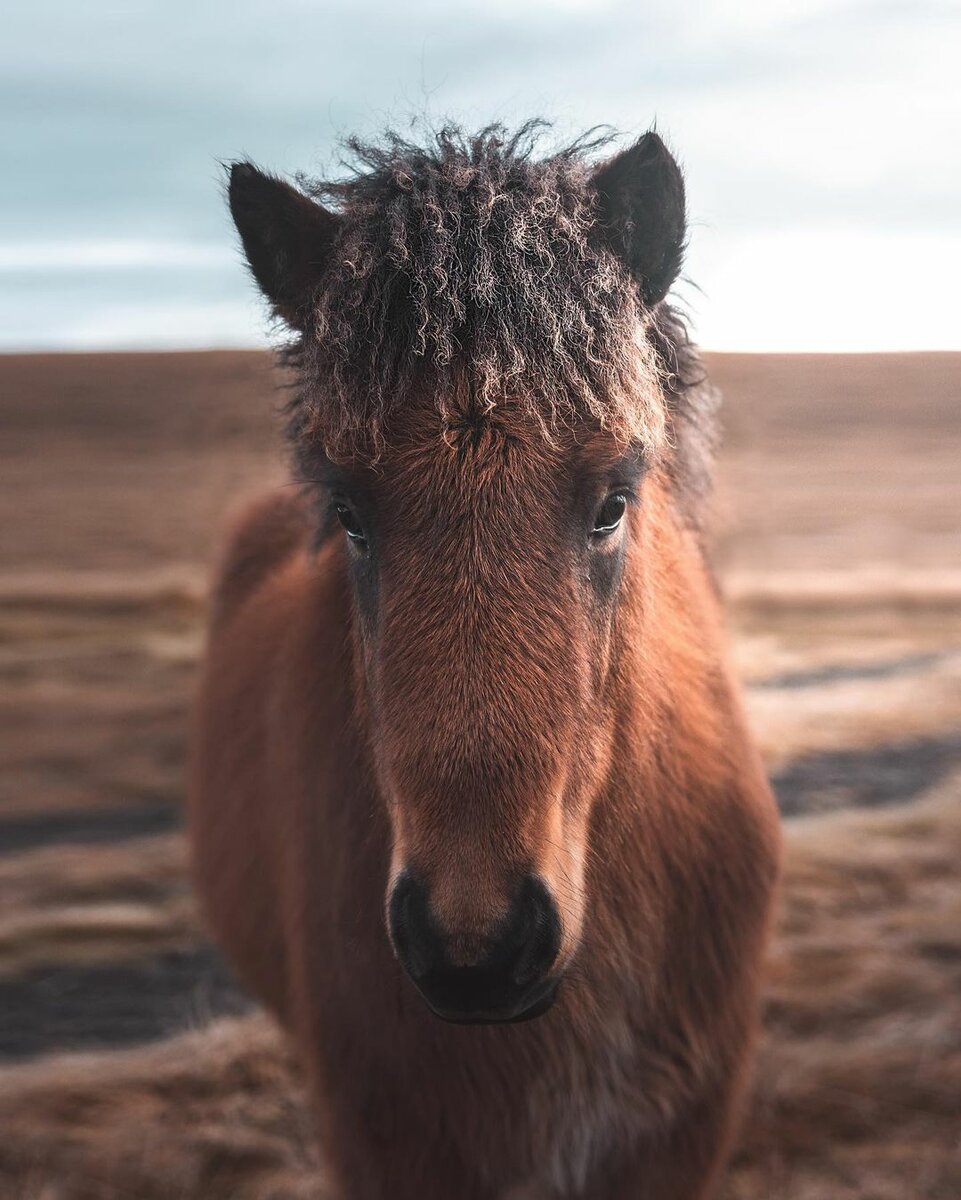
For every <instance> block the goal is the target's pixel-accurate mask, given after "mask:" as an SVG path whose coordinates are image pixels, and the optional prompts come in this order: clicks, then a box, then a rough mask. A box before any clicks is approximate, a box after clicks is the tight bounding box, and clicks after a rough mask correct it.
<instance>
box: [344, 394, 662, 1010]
mask: <svg viewBox="0 0 961 1200" xmlns="http://www.w3.org/2000/svg"><path fill="white" fill-rule="evenodd" d="M528 424H529V421H528V419H527V418H522V417H521V416H520V414H519V413H511V412H510V411H509V410H506V411H505V410H497V413H496V415H495V416H490V417H486V418H484V419H483V420H477V421H469V420H468V421H465V422H464V423H463V425H462V426H461V427H459V428H455V429H454V430H453V431H452V430H451V429H450V428H448V429H447V431H446V436H445V437H438V436H436V434H435V435H434V436H428V435H427V434H426V433H421V434H418V432H417V431H415V430H408V431H407V436H405V437H404V438H403V439H402V444H403V446H404V447H405V448H404V449H403V450H402V451H400V450H398V451H396V452H394V453H391V454H388V456H387V459H386V460H385V463H384V464H383V466H382V467H381V468H380V469H379V470H377V471H376V472H374V471H364V472H360V473H358V472H346V471H343V470H338V471H334V470H333V468H331V470H332V472H333V473H332V475H331V478H330V480H329V489H328V490H329V495H330V502H331V508H332V513H333V514H335V515H336V517H337V518H338V519H339V521H340V523H341V525H342V526H343V536H344V538H345V548H346V553H347V556H348V559H349V562H350V572H351V575H352V578H353V583H354V591H355V599H356V611H357V615H358V620H357V628H358V634H359V639H358V640H359V647H360V655H359V658H360V661H361V662H362V665H363V670H362V674H363V688H364V693H365V701H366V707H367V710H368V714H369V718H370V722H371V726H372V745H373V747H374V754H375V758H376V769H377V773H378V778H379V783H380V788H381V791H382V794H383V796H384V797H385V800H386V803H387V806H388V810H389V814H390V820H391V825H392V829H393V860H392V869H391V876H390V882H389V887H388V895H387V920H388V927H389V931H390V935H391V938H392V940H393V944H394V947H395V950H396V953H397V955H398V957H399V959H400V961H401V962H402V964H403V965H404V967H405V969H406V970H407V972H408V974H409V975H410V976H411V978H412V979H413V980H414V982H415V983H416V984H417V986H418V987H419V989H420V991H421V992H422V994H423V995H424V997H425V998H426V1000H427V1001H428V1003H429V1004H430V1005H431V1007H432V1008H433V1009H434V1010H435V1011H436V1012H437V1013H438V1014H439V1015H441V1016H444V1017H447V1018H448V1019H452V1020H471V1021H479V1020H516V1019H520V1018H523V1017H527V1016H530V1015H533V1014H535V1013H537V1012H539V1011H542V1010H543V1009H544V1008H545V1007H546V1006H548V1005H549V1003H550V1001H551V999H552V997H553V994H554V990H555V988H556V986H557V983H558V981H559V979H560V976H561V974H562V972H563V969H564V967H565V965H566V964H567V963H568V962H569V961H570V959H571V957H572V955H573V954H574V952H575V950H576V948H577V945H578V942H579V939H580V934H581V928H582V922H583V915H584V886H585V864H586V858H587V854H588V845H587V841H588V822H589V817H590V812H591V803H592V800H593V797H594V796H595V794H596V793H597V791H598V789H599V787H600V785H601V783H602V781H603V780H604V778H605V775H606V772H607V769H608V765H609V759H610V753H611V743H612V735H613V713H612V704H611V702H610V697H609V695H608V693H609V690H610V682H611V681H610V678H609V671H608V664H609V662H610V661H611V657H612V655H611V648H612V639H613V637H614V636H615V629H616V613H617V597H618V591H619V585H620V581H621V577H622V574H623V570H624V566H625V556H626V554H627V548H628V543H629V539H630V526H631V525H632V523H635V522H636V520H637V519H638V518H637V514H635V513H632V509H633V508H634V506H635V505H636V503H637V494H638V491H639V488H640V478H641V471H640V465H639V463H638V461H637V459H636V458H632V457H630V456H628V457H626V458H625V457H623V456H622V455H619V454H617V453H615V450H614V447H613V446H612V445H607V444H606V443H604V442H603V440H602V439H601V440H599V439H598V438H597V437H596V436H595V438H594V439H593V440H588V441H587V443H586V444H584V443H582V444H581V446H580V448H577V447H575V445H574V443H573V441H571V444H570V445H568V446H566V447H564V448H561V447H554V448H552V447H550V446H549V445H548V444H547V442H545V440H544V439H543V437H542V436H541V435H540V433H539V432H532V431H531V430H530V429H529V428H528ZM598 450H600V451H601V453H598Z"/></svg>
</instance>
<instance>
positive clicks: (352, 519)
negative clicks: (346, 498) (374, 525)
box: [334, 504, 367, 546]
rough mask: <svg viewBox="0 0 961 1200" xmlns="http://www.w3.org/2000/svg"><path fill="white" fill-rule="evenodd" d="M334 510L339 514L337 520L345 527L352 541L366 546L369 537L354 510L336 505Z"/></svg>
mask: <svg viewBox="0 0 961 1200" xmlns="http://www.w3.org/2000/svg"><path fill="white" fill-rule="evenodd" d="M334 509H335V511H336V513H337V520H338V521H340V523H341V525H343V527H344V531H345V532H346V534H347V536H348V537H349V538H350V540H351V541H352V542H356V543H357V544H358V545H359V546H366V545H367V536H366V534H365V533H364V527H363V525H361V523H360V520H359V518H358V516H357V514H356V513H355V512H354V510H353V509H352V508H351V507H350V506H349V505H347V504H335V505H334Z"/></svg>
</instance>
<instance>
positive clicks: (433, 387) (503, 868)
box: [188, 124, 779, 1200]
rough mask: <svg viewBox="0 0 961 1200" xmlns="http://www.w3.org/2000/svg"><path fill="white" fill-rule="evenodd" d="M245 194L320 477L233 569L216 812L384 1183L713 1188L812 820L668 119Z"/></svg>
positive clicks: (323, 1076) (332, 1097)
mask: <svg viewBox="0 0 961 1200" xmlns="http://www.w3.org/2000/svg"><path fill="white" fill-rule="evenodd" d="M350 146H351V150H352V152H353V155H354V159H353V166H352V169H351V171H350V172H349V173H348V174H346V175H344V176H341V177H340V178H338V179H335V180H332V181H330V180H328V181H324V180H320V181H310V180H308V179H305V178H304V177H302V176H298V178H297V184H296V186H295V184H294V183H291V182H288V181H286V180H284V179H282V178H281V177H278V176H275V175H271V174H268V173H265V172H263V171H261V170H260V169H259V168H257V167H256V166H254V165H253V164H252V163H250V162H247V161H241V162H236V163H234V164H233V165H232V166H231V167H230V171H229V185H228V195H229V204H230V209H231V213H232V216H233V219H234V222H235V224H236V227H237V230H238V232H239V236H240V241H241V243H242V246H243V251H244V254H245V257H246V260H247V264H248V265H249V268H250V270H251V272H252V274H253V276H254V279H255V280H256V283H257V284H258V285H259V288H260V290H261V291H262V293H263V295H264V296H265V297H266V299H267V300H268V301H269V303H270V305H271V307H272V310H273V313H274V314H275V316H276V317H277V318H279V319H280V320H281V321H282V322H284V323H285V325H286V326H287V327H288V328H289V331H290V335H291V337H292V339H293V340H292V341H291V342H290V343H289V345H288V362H289V363H290V365H291V368H292V369H293V371H294V372H295V375H294V379H295V384H294V385H293V388H292V391H291V397H290V401H289V406H288V410H289V442H290V447H291V463H292V465H291V480H290V483H289V485H288V486H287V487H282V488H280V489H279V490H278V491H277V492H276V493H273V494H271V495H268V496H267V497H265V498H261V499H259V500H257V501H255V502H254V503H253V505H252V506H251V507H249V509H248V510H247V511H245V513H244V514H243V516H242V517H241V519H240V521H239V522H238V524H237V525H236V528H235V529H234V532H233V534H232V535H231V537H230V540H229V544H228V548H227V550H226V554H225V557H224V559H223V561H222V564H221V566H220V568H219V574H218V575H217V579H216V582H215V585H214V587H213V592H212V601H211V617H210V629H209V637H208V648H207V651H206V659H205V664H204V668H203V673H202V682H201V685H200V694H199V700H198V704H197V708H196V717H195V721H194V726H193V729H192V747H191V761H190V768H189V789H188V790H189V804H188V811H189V821H188V826H189V831H190V838H191V845H192V863H193V873H194V878H195V881H196V886H197V890H198V893H199V896H200V897H201V901H202V906H203V909H204V912H205V914H206V919H207V921H208V922H209V925H210V927H211V929H212V931H213V933H214V935H215V936H216V938H217V939H219V942H220V945H221V946H222V947H223V949H224V951H225V953H226V956H227V958H228V960H229V962H230V963H231V964H232V965H233V967H234V969H235V971H236V972H237V974H238V976H239V978H240V980H241V981H242V982H243V983H244V984H245V985H246V987H247V988H248V989H249V990H250V991H251V992H252V994H253V995H254V996H255V997H256V998H257V999H258V1000H259V1001H260V1002H262V1004H263V1005H264V1006H265V1007H266V1008H267V1009H268V1010H269V1011H270V1012H271V1013H272V1014H274V1015H275V1016H276V1018H277V1019H278V1020H279V1022H280V1023H281V1025H282V1026H283V1028H284V1030H285V1031H286V1033H287V1036H288V1037H289V1039H290V1041H291V1043H292V1045H293V1047H294V1048H295V1051H296V1054H297V1056H298V1059H299V1061H300V1062H301V1063H302V1066H303V1071H304V1075H305V1079H306V1081H307V1086H308V1092H309V1096H310V1102H311V1105H312V1108H311V1111H312V1113H313V1114H314V1118H315V1120H316V1129H317V1133H318V1136H319V1139H320V1144H321V1145H322V1147H323V1153H324V1155H325V1168H326V1170H327V1171H329V1176H330V1179H331V1181H332V1186H333V1187H334V1188H335V1189H336V1194H337V1195H338V1196H340V1197H343V1198H344V1200H387V1198H390V1200H454V1198H457V1200H547V1198H560V1197H565V1198H570V1197H582V1198H587V1197H589V1198H590V1200H628V1198H631V1200H703V1198H704V1197H707V1196H709V1195H711V1194H713V1193H714V1191H715V1190H716V1187H717V1186H718V1180H719V1177H720V1174H721V1171H722V1169H723V1165H724V1162H725V1159H726V1157H727V1155H728V1153H729V1147H730V1144H731V1139H732V1131H733V1130H734V1128H735V1125H736V1118H737V1114H738V1111H739V1108H740V1106H741V1102H742V1098H743V1096H744V1093H745V1091H746V1084H747V1081H748V1078H749V1069H750V1061H751V1049H752V1044H753V1041H754V1038H755V1033H756V1026H757V1024H758V1007H759V1004H758V992H759V974H760V964H761V962H762V958H763V952H764V946H765V940H766V937H767V933H768V927H769V924H770V914H771V909H772V905H773V903H774V898H775V896H776V891H777V880H778V874H779V823H778V819H777V814H776V809H775V806H774V802H773V799H772V796H771V793H770V790H769V787H768V784H767V781H766V778H765V774H764V771H763V768H762V765H761V762H760V759H759V755H758V753H757V751H756V749H755V747H754V745H753V743H752V740H751V736H750V734H749V731H748V728H747V725H746V720H745V716H744V714H743V711H742V706H741V701H740V698H739V694H738V690H737V685H736V683H735V680H734V677H733V672H732V668H731V665H730V663H729V659H728V653H727V650H726V635H725V628H724V620H723V615H722V611H721V603H720V600H719V595H718V589H717V586H716V585H715V582H714V577H713V574H712V569H711V566H710V563H709V559H708V554H707V552H706V550H705V541H706V534H705V518H704V511H705V508H704V505H705V500H706V496H707V495H708V492H709V484H710V473H711V466H710V462H711V451H712V445H713V441H714V436H715V434H714V427H715V413H716V409H717V401H716V396H715V393H714V391H713V389H712V386H711V384H710V383H709V381H708V380H707V378H706V376H705V373H704V370H703V368H702V366H701V363H700V359H699V357H698V354H697V351H696V349H695V348H694V346H693V344H692V342H691V340H690V338H689V336H688V333H687V329H686V325H685V322H684V321H683V319H682V318H681V316H680V315H679V313H678V311H677V307H676V304H675V303H673V302H672V300H671V299H669V297H668V293H669V291H670V289H671V288H672V286H673V284H674V282H675V280H676V277H677V275H678V272H679V270H680V267H681V263H682V256H683V252H684V245H685V238H686V216H685V187H684V181H683V177H682V173H681V170H680V168H679V167H678V165H677V163H676V161H675V159H674V157H673V156H672V155H671V153H670V151H669V150H668V148H667V147H666V145H665V143H664V142H663V141H662V139H661V138H660V137H659V136H658V135H657V133H656V132H653V131H651V132H648V133H647V134H645V135H644V136H642V137H641V138H640V139H639V140H637V141H635V142H634V143H633V144H631V145H629V146H627V147H626V148H619V147H618V146H616V145H611V144H610V141H609V140H607V141H605V140H603V139H601V138H596V137H584V138H582V139H580V140H579V141H578V142H575V143H573V144H571V145H564V146H562V147H561V148H558V147H557V145H556V143H554V144H552V145H550V146H548V147H547V148H546V149H545V148H544V139H543V134H542V131H541V130H540V129H539V128H538V126H537V125H536V124H529V125H527V126H524V127H523V128H521V129H520V130H517V131H516V132H511V131H509V130H506V129H504V128H503V127H500V126H492V127H488V128H486V129H484V130H482V131H480V132H479V133H475V134H468V133H466V132H464V131H463V130H462V129H460V128H458V127H456V126H452V127H445V128H444V129H442V130H439V131H433V132H432V133H431V134H430V135H429V136H428V137H427V138H425V139H421V140H420V141H415V140H412V136H408V137H407V138H405V137H403V136H401V135H399V134H397V133H389V134H387V135H385V136H384V137H383V138H382V139H381V140H378V141H374V142H362V141H359V140H356V139H355V140H353V141H352V142H351V143H350Z"/></svg>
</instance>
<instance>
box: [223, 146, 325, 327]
mask: <svg viewBox="0 0 961 1200" xmlns="http://www.w3.org/2000/svg"><path fill="white" fill-rule="evenodd" d="M228 194H229V198H230V213H231V216H232V217H233V219H234V224H235V225H236V226H237V231H238V233H239V234H240V240H241V241H242V242H243V246H244V254H246V256H247V262H248V263H249V265H250V269H251V271H252V272H253V276H254V278H255V279H256V280H257V283H258V284H259V285H260V290H261V291H262V292H263V293H264V295H265V296H266V297H267V299H268V300H269V301H270V303H271V304H272V305H273V308H274V311H275V312H276V313H277V315H278V316H280V317H282V318H283V319H284V320H285V321H286V322H287V324H288V325H290V326H292V327H293V328H294V329H300V330H302V329H303V328H304V325H305V317H306V312H307V309H308V306H309V304H310V302H311V300H312V298H313V296H314V294H315V293H316V291H317V287H318V285H319V283H320V280H321V277H322V275H323V273H324V270H325V268H326V266H327V263H328V261H329V259H330V252H331V248H332V247H333V244H334V239H335V238H336V236H337V228H338V225H339V223H340V222H339V219H338V218H337V217H336V216H335V215H334V214H333V213H332V212H328V210H327V209H326V208H324V207H323V206H322V205H320V204H318V203H317V202H316V201H315V200H311V199H310V198H309V197H308V196H305V195H304V194H303V192H299V191H297V189H296V188H293V187H291V186H290V184H289V183H285V182H284V181H283V180H282V179H277V178H276V177H274V176H273V175H267V174H265V173H264V172H263V171H260V170H258V169H257V167H255V166H254V165H253V163H249V162H235V163H232V164H231V167H230V185H229V189H228Z"/></svg>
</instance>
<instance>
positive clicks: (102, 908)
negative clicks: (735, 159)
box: [0, 353, 961, 1200]
mask: <svg viewBox="0 0 961 1200" xmlns="http://www.w3.org/2000/svg"><path fill="white" fill-rule="evenodd" d="M709 365H710V369H711V371H712V373H713V375H714V376H715V378H716V379H717V380H718V382H719V383H720V384H721V385H722V387H723V389H724V391H725V394H726V402H727V403H726V424H727V437H726V442H725V448H724V451H723V453H722V456H721V461H720V472H719V494H718V501H717V505H716V513H717V516H716V521H715V529H714V544H715V546H716V556H717V562H718V567H719V573H720V577H721V582H722V586H723V588H724V592H725V595H726V597H727V602H728V607H729V613H730V623H731V627H732V636H733V638H734V646H735V654H736V658H737V661H738V664H739V666H740V669H741V672H742V675H743V677H744V679H745V682H746V685H747V697H748V707H749V712H750V716H751V720H752V722H753V725H754V728H755V730H756V733H757V737H758V739H759V742H760V744H761V748H762V751H763V754H764V756H765V761H766V762H767V764H768V767H769V770H770V772H771V776H772V780H773V782H774V785H775V789H776V791H777V793H778V797H779V800H780V803H781V806H782V810H783V811H784V813H785V821H786V840H787V872H786V879H785V885H784V893H783V900H782V908H781V915H780V919H779V924H778V932H777V937H776V939H775V943H774V945H773V947H772V952H771V955H770V962H769V968H768V981H767V986H766V993H765V1035H764V1040H763V1044H762V1046H761V1049H760V1054H759V1059H758V1065H757V1071H756V1081H755V1086H754V1090H753V1096H752V1100H751V1105H750V1108H749V1111H748V1114H747V1117H746V1119H745V1121H744V1124H743V1129H742V1133H741V1137H740V1143H739V1148H738V1150H737V1153H736V1155H735V1158H734V1161H733V1164H732V1169H731V1173H730V1176H729V1180H728V1184H727V1190H726V1200H835V1198H837V1200H849V1198H850V1200H854V1198H855V1197H857V1198H859V1200H895V1198H898V1200H901V1198H902V1197H908V1196H910V1197H912V1198H916V1200H957V1197H958V1196H961V999H959V997H961V471H959V469H958V463H959V462H961V405H959V398H961V397H959V392H961V387H959V384H961V356H952V355H889V356H846V357H840V358H838V357H822V356H798V357H790V356H732V355H728V356H713V357H712V358H711V360H710V364H709ZM277 382H278V380H277V377H275V376H273V375H272V373H271V368H270V363H269V360H268V359H267V358H266V356H263V355H259V354H237V353H229V354H228V353H214V354H201V355H116V356H74V355H56V356H46V357H41V358H32V357H15V356H11V357H7V358H0V461H2V462H3V464H4V468H3V472H2V476H0V529H2V530H3V536H2V541H3V554H2V560H0V1129H2V1130H3V1137H2V1138H0V1198H2V1200H7V1198H9V1200H14V1198H16V1200H113V1198H114V1197H116V1198H117V1200H119V1198H120V1197H136V1198H137V1200H155V1198H156V1200H161V1197H163V1198H164V1200H167V1198H169V1197H178V1198H181V1197H182V1198H183V1200H228V1198H230V1200H294V1198H298V1200H299V1198H301V1197H307V1196H318V1195H323V1194H324V1192H323V1184H322V1182H321V1183H318V1179H321V1180H322V1173H321V1172H320V1169H319V1167H318V1165H317V1156H318V1152H317V1150H316V1148H315V1147H314V1146H313V1144H312V1142H311V1138H310V1132H309V1124H308V1120H307V1117H306V1114H305V1109H304V1106H303V1101H302V1096H301V1093H300V1088H299V1083H298V1080H297V1073H296V1069H295V1067H294V1065H293V1064H292V1063H291V1062H290V1061H289V1060H288V1058H287V1056H286V1054H285V1052H284V1049H283V1047H282V1045H281V1042H280V1039H279V1037H278V1035H277V1034H276V1032H275V1031H274V1030H273V1029H272V1028H271V1027H270V1025H269V1023H268V1022H267V1021H266V1019H265V1018H264V1017H263V1016H261V1015H260V1014H259V1013H257V1012H256V1011H254V1010H252V1009H251V1008H250V1006H249V1002H247V1001H246V1000H245V998H244V997H243V996H242V995H241V994H240V993H239V991H238V990H237V988H236V986H235V985H234V983H233V981H232V980H231V978H230V976H229V973H228V972H227V971H226V969H225V968H224V966H223V964H222V963H221V961H220V959H219V958H218V956H217V954H216V952H215V951H214V950H213V948H212V947H211V946H210V945H209V943H208V942H207V941H206V939H205V938H204V936H203V933H202V931H201V929H200V927H199V923H198V920H197V916H196V912H195V908H194V904H193V900H192V897H191V895H190V892H189V889H188V887H187V884H186V881H185V872H184V845H183V839H182V835H181V832H180V813H179V808H180V799H181V791H182V764H183V744H184V728H185V722H186V711H187V705H188V698H189V693H190V687H191V683H192V680H193V676H194V671H195V667H196V662H197V657H198V654H199V652H200V645H201V626H202V619H203V605H204V599H203V598H204V587H205V580H206V578H207V574H208V571H209V563H210V561H211V558H212V556H213V555H214V554H215V552H216V548H217V546H218V543H219V541H220V539H221V537H222V533H223V528H224V523H225V520H226V517H227V514H228V512H229V511H230V509H231V508H232V507H234V506H235V505H236V504H237V503H238V501H239V500H240V499H241V498H242V497H243V496H244V495H247V494H250V493H253V492H256V491H257V490H258V489H259V488H261V487H263V486H265V485H267V484H269V483H275V482H279V481H281V480H282V479H283V462H282V455H281V452H280V444H279V438H278V436H277V428H278V424H279V423H278V421H277V420H276V410H277V409H278V408H279V407H280V406H281V405H282V403H283V399H284V395H283V391H282V390H279V389H278V388H277Z"/></svg>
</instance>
